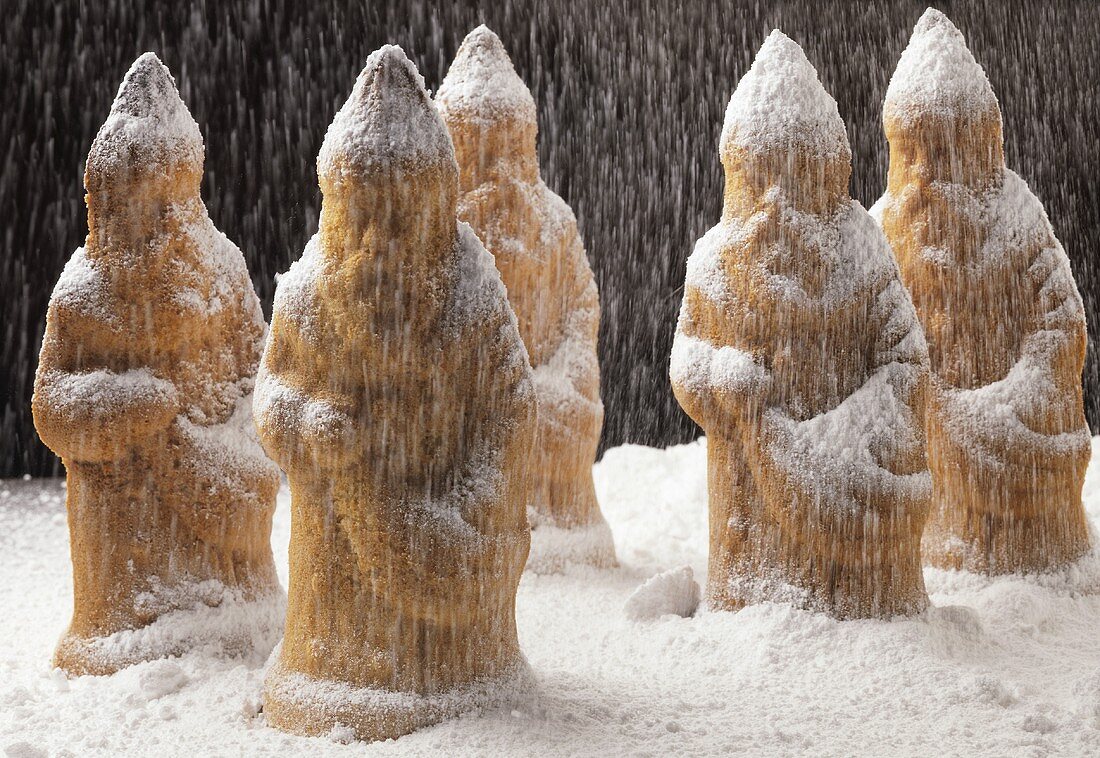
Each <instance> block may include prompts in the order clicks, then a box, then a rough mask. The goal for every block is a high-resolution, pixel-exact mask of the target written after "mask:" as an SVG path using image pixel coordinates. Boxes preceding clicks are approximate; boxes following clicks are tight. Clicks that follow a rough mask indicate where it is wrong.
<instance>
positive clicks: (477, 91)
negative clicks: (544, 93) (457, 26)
mask: <svg viewBox="0 0 1100 758" xmlns="http://www.w3.org/2000/svg"><path fill="white" fill-rule="evenodd" d="M436 102H437V104H438V106H439V108H440V110H441V111H442V112H444V113H447V112H451V113H457V114H461V115H462V116H463V117H465V118H475V119H479V120H482V121H493V120H496V119H503V118H512V119H517V120H523V121H529V122H534V121H535V118H536V111H535V100H534V98H532V97H531V92H530V90H528V89H527V85H525V84H524V83H523V80H522V79H520V78H519V75H518V74H516V69H515V67H514V66H513V65H512V59H511V58H509V57H508V52H507V51H506V50H505V49H504V45H503V44H502V43H501V41H500V38H499V37H497V35H496V34H494V33H493V32H492V31H491V30H490V29H489V27H487V26H485V25H484V24H482V25H481V26H479V27H478V28H476V29H474V30H473V31H472V32H470V33H469V34H467V35H466V39H464V40H463V41H462V45H461V46H460V47H459V48H458V53H457V54H456V55H455V59H454V62H453V63H451V67H450V69H449V70H448V71H447V76H446V78H444V80H443V84H442V85H441V86H440V88H439V92H438V93H436Z"/></svg>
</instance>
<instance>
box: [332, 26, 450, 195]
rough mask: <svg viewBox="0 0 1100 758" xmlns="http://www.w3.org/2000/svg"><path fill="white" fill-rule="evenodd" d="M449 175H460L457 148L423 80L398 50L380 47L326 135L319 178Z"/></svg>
mask: <svg viewBox="0 0 1100 758" xmlns="http://www.w3.org/2000/svg"><path fill="white" fill-rule="evenodd" d="M448 170H450V171H452V172H457V168H456V167H455V162H454V149H453V148H452V147H451V140H450V137H449V136H448V134H447V127H446V126H444V124H443V120H442V119H441V118H440V117H439V113H437V112H436V109H435V107H434V106H433V105H432V101H431V98H430V97H429V96H428V92H427V90H426V89H425V88H424V79H423V77H421V76H420V73H419V72H418V71H417V70H416V67H415V66H414V65H413V64H412V61H410V60H409V59H408V58H407V57H406V56H405V52H404V51H403V50H402V49H401V48H400V47H398V46H397V45H385V46H383V47H381V48H379V49H378V50H376V51H374V52H373V53H371V55H370V57H369V58H367V65H366V66H364V68H363V71H362V72H361V73H360V74H359V78H358V79H356V81H355V87H354V88H353V89H352V91H351V95H350V96H349V97H348V99H347V101H346V102H345V103H344V105H343V107H342V108H340V111H339V112H338V113H337V114H336V118H334V119H333V121H332V124H331V125H330V126H329V128H328V132H327V133H326V134H325V141H324V143H323V144H322V145H321V152H320V153H319V155H318V156H317V174H318V176H319V177H320V178H321V180H322V182H333V183H337V182H340V181H344V180H348V179H350V178H351V177H354V178H356V179H360V180H361V179H365V178H367V177H370V176H372V175H375V174H379V173H382V174H385V175H386V176H387V177H388V175H389V174H390V173H392V172H394V171H402V172H405V173H417V174H418V173H421V172H425V171H443V172H447V171H448ZM380 181H386V180H385V179H380Z"/></svg>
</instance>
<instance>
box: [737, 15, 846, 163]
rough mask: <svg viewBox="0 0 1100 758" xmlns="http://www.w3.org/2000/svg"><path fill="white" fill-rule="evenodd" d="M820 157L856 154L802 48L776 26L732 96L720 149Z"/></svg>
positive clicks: (840, 120) (841, 121) (842, 123)
mask: <svg viewBox="0 0 1100 758" xmlns="http://www.w3.org/2000/svg"><path fill="white" fill-rule="evenodd" d="M796 145H797V146H798V148H799V149H800V150H804V151H808V152H809V153H810V154H812V155H816V156H820V157H836V156H840V155H846V154H850V153H851V149H850V148H849V146H848V133H847V131H846V130H845V128H844V121H843V120H842V119H841V118H840V113H839V112H838V111H837V107H836V100H834V99H833V98H832V97H831V96H830V95H829V93H828V92H826V91H825V88H824V87H822V86H821V82H820V81H819V80H818V78H817V70H816V69H815V68H814V67H813V64H811V63H810V61H809V60H807V58H806V54H805V53H803V52H802V48H801V47H799V46H798V45H797V44H796V43H795V42H793V41H792V40H791V39H790V38H789V37H788V36H787V35H785V34H783V32H781V31H779V30H778V29H776V30H775V31H773V32H772V33H771V34H770V35H768V38H767V39H766V40H764V44H763V45H761V47H760V51H759V52H758V53H757V54H756V60H754V61H753V64H752V67H751V68H750V69H749V71H748V73H747V74H745V75H744V76H743V77H742V78H741V81H740V83H738V85H737V89H736V90H735V91H734V93H733V97H731V98H730V102H729V106H728V107H727V108H726V119H725V124H724V125H723V127H722V139H721V148H720V149H721V152H722V154H723V155H725V154H726V152H727V151H728V150H732V149H738V148H741V149H746V150H749V151H751V152H757V153H759V152H765V151H774V150H781V151H788V150H790V149H792V148H793V147H794V146H796Z"/></svg>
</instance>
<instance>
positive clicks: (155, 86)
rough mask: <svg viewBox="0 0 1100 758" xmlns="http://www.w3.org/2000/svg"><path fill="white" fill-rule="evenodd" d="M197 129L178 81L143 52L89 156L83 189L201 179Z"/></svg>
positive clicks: (119, 90) (202, 149) (123, 83)
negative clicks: (177, 85)
mask: <svg viewBox="0 0 1100 758" xmlns="http://www.w3.org/2000/svg"><path fill="white" fill-rule="evenodd" d="M203 154H204V148H203V141H202V135H201V134H200V133H199V126H198V124H196V123H195V119H193V118H192V117H191V113H190V112H189V111H188V110H187V106H185V105H184V104H183V101H182V100H181V99H180V95H179V91H178V90H177V89H176V80H175V79H173V78H172V74H171V73H170V72H169V71H168V68H167V67H166V66H165V65H164V64H163V63H161V62H160V59H159V58H157V56H156V55H155V54H154V53H144V54H142V55H141V56H140V57H139V58H138V59H137V60H136V61H134V63H133V65H132V66H130V70H129V71H127V72H126V76H125V78H124V79H123V80H122V84H121V85H120V86H119V88H118V94H117V95H116V96H115V101H114V103H113V104H112V105H111V112H110V115H108V117H107V120H106V121H105V122H104V124H103V126H101V127H100V129H99V132H98V133H97V134H96V137H95V140H94V141H93V142H92V148H91V150H90V151H89V153H88V165H87V171H86V174H85V185H86V187H87V189H88V191H89V192H90V193H95V192H96V191H97V190H99V189H101V188H105V185H110V184H111V183H113V182H121V183H131V182H136V181H139V180H142V179H156V178H158V177H160V178H162V179H167V178H169V177H170V178H171V180H172V181H173V182H178V181H180V179H181V177H185V178H186V180H187V181H186V183H187V185H188V186H187V189H191V187H190V184H191V183H193V184H194V190H195V192H198V180H199V179H200V178H201V176H202V162H203Z"/></svg>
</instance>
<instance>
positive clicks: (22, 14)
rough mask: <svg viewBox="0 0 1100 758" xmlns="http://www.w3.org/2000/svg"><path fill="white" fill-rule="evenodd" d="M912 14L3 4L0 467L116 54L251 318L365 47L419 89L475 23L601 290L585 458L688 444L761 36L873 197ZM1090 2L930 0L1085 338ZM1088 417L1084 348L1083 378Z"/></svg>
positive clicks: (36, 465)
mask: <svg viewBox="0 0 1100 758" xmlns="http://www.w3.org/2000/svg"><path fill="white" fill-rule="evenodd" d="M924 5H925V3H924V2H923V0H869V1H868V2H843V3H840V2H836V3H830V2H815V1H814V0H777V1H775V2H734V1H733V0H727V1H726V2H706V1H704V0H697V1H695V2H691V1H688V0H684V1H682V2H675V1H674V0H646V1H644V2H643V1H642V0H638V1H637V2H633V1H631V0H591V1H589V2H566V1H565V0H494V1H492V2H485V3H480V4H479V3H475V2H455V3H451V4H446V3H433V2H428V1H427V0H390V1H389V2H383V1H381V0H377V1H374V2H372V1H371V0H356V1H355V2H346V3H344V2H323V1H322V0H314V1H311V0H300V1H299V2H295V1H294V0H207V1H206V2H197V3H194V4H191V5H188V4H187V3H185V2H182V1H179V0H177V1H175V2H153V1H150V2H141V1H140V0H118V1H115V2H112V1H109V0H108V1H107V2H98V3H97V2H92V1H91V0H85V2H46V0H0V10H2V11H3V13H2V19H3V23H4V26H3V28H2V29H0V40H2V45H3V46H2V49H0V156H2V163H0V167H2V170H3V174H2V175H0V398H2V403H3V405H2V407H0V476H11V475H14V474H19V473H23V472H32V473H35V474H45V473H51V472H56V471H57V470H58V469H57V462H56V461H55V460H54V459H53V457H52V456H51V455H50V454H49V452H48V451H46V450H45V448H43V447H42V446H41V445H40V444H39V443H38V441H37V438H36V437H35V434H34V429H33V426H32V424H31V418H30V410H29V400H30V393H31V385H32V380H33V375H34V368H35V364H36V361H37V355H38V348H39V341H40V340H41V335H42V330H43V319H44V313H45V306H46V301H47V298H48V297H49V293H50V290H51V288H52V286H53V283H54V282H55V280H56V279H57V276H58V274H59V273H60V271H61V268H62V266H63V265H64V263H65V261H66V260H67V259H68V257H69V255H70V254H71V253H72V251H73V249H74V248H76V247H77V246H78V245H80V244H82V241H83V238H84V235H85V234H86V231H87V230H86V225H85V217H84V205H83V189H82V172H83V160H84V158H85V155H86V154H87V151H88V147H89V145H90V143H91V140H92V138H93V136H94V135H95V132H96V130H97V129H98V128H99V125H100V124H101V123H102V122H103V120H104V119H105V118H106V115H107V111H108V109H109V108H110V104H111V101H112V99H113V97H114V93H115V91H116V89H117V87H118V84H119V82H120V81H121V78H122V75H123V74H124V73H125V71H126V69H127V68H128V67H129V64H130V63H131V62H132V61H133V59H134V58H135V57H137V55H138V54H140V53H141V52H143V51H145V50H153V51H155V52H157V54H158V55H160V57H161V59H162V60H163V61H164V62H165V63H166V64H167V65H168V66H169V68H171V69H172V71H173V73H174V74H175V76H176V80H177V82H178V83H179V85H180V90H181V94H182V96H183V99H184V101H185V102H186V103H187V105H188V107H189V108H190V109H191V112H192V113H193V114H194V116H195V119H196V121H197V122H198V123H199V127H200V128H201V130H202V132H203V134H204V136H205V139H206V155H207V159H206V176H205V180H204V183H203V194H204V197H205V200H206V203H207V205H208V207H209V209H210V214H211V216H212V217H213V219H214V221H215V223H216V224H217V225H218V226H219V227H220V228H221V229H222V230H223V231H225V232H226V233H227V234H228V235H229V236H230V238H232V239H233V240H234V241H235V242H237V244H238V245H239V246H240V247H241V248H242V249H243V250H244V253H245V256H246V258H247V259H248V263H249V267H250V270H251V272H252V276H253V280H254V282H255V285H256V289H257V291H258V292H259V293H260V296H261V298H262V299H263V300H264V304H265V308H270V300H271V295H272V292H273V289H274V285H273V281H272V277H273V275H274V274H275V273H277V272H280V271H284V270H286V268H287V266H288V265H289V263H290V262H291V261H292V260H294V259H295V258H297V257H298V255H299V254H300V252H301V250H302V247H303V246H304V244H305V242H306V240H307V239H308V238H309V236H310V235H311V234H312V233H313V231H314V230H315V228H316V225H317V213H318V208H319V199H320V198H319V192H318V190H317V183H316V176H315V171H314V159H315V156H316V154H317V150H318V149H319V147H320V144H321V140H322V139H323V137H324V134H325V129H326V128H327V126H328V124H329V121H330V120H331V119H332V116H333V115H334V114H335V112H336V109H337V108H338V107H339V105H340V104H341V103H342V102H343V100H344V98H345V97H346V96H347V94H348V92H350V89H351V86H352V83H353V82H354V79H355V76H356V74H357V73H358V71H359V69H360V68H361V67H362V65H363V63H364V61H365V59H366V57H367V55H368V54H369V53H370V52H371V51H372V50H374V49H375V48H377V47H378V46H379V45H381V44H383V43H385V42H393V43H397V44H400V45H401V46H402V47H403V48H404V49H405V50H406V52H407V53H408V54H409V56H410V58H411V59H412V60H413V61H414V62H415V63H416V64H417V66H418V67H419V68H420V71H421V73H422V74H423V75H424V77H425V79H426V80H427V84H428V86H429V87H430V88H432V89H435V88H436V87H438V85H439V82H440V81H441V80H442V77H443V75H444V74H445V73H446V69H447V65H448V63H449V61H450V59H451V57H452V56H453V55H454V52H455V50H456V49H457V47H458V43H459V42H460V41H461V39H462V37H463V36H464V35H465V34H466V32H467V31H469V30H470V29H471V28H473V27H474V26H475V25H476V24H478V23H480V22H485V23H487V24H488V25H489V26H490V27H492V28H493V29H494V30H495V31H496V32H497V33H498V34H499V35H500V36H501V38H502V39H503V41H504V44H505V45H506V47H507V48H508V49H509V51H510V52H511V55H512V59H513V60H514V61H515V64H516V68H517V70H518V71H519V74H520V76H522V77H523V79H524V80H525V81H526V82H527V83H528V84H529V85H530V87H531V89H532V91H533V93H534V95H535V99H536V101H537V102H538V105H539V126H540V143H539V154H540V159H541V162H542V167H543V175H544V177H545V178H546V181H547V182H548V183H549V184H550V186H551V187H553V188H554V189H556V190H557V191H558V192H559V193H560V194H561V195H562V196H563V197H564V198H565V199H566V200H567V201H568V202H569V203H570V204H571V205H572V207H573V209H574V210H575V211H576V214H577V217H578V219H579V221H580V224H581V228H582V232H583V234H584V236H585V239H586V242H587V248H588V254H589V257H590V259H591V261H592V265H593V268H594V269H595V271H596V276H597V279H598V282H599V285H600V292H601V301H602V308H603V325H602V329H601V334H600V357H601V364H602V372H603V392H604V402H605V404H606V408H607V422H606V427H605V430H604V440H603V443H604V447H606V446H608V445H614V444H619V443H622V442H626V441H632V442H641V443H646V444H651V445H665V444H669V443H673V442H680V441H685V440H688V439H691V438H692V437H694V436H695V435H696V434H697V430H696V429H695V427H694V426H693V424H692V423H691V422H690V421H689V420H688V419H687V418H686V417H685V416H684V415H683V414H682V413H681V412H680V410H679V408H678V406H677V405H676V402H675V400H674V399H673V397H672V395H671V392H670V390H669V386H668V379H667V368H668V366H667V364H668V354H669V350H670V347H671V341H672V332H673V328H674V325H675V318H676V313H677V310H678V308H679V303H680V296H681V285H682V282H683V274H684V261H685V259H686V257H687V255H688V253H689V252H690V251H691V248H692V245H693V243H694V241H695V239H696V238H697V237H699V236H700V235H701V234H702V233H703V232H704V231H705V230H706V229H707V228H708V227H709V226H711V225H712V224H713V223H714V222H715V221H716V220H717V218H718V214H719V208H720V203H721V191H722V174H721V170H720V165H719V163H718V156H717V140H718V134H719V132H720V130H721V126H722V115H723V113H724V111H725V106H726V102H727V101H728V99H729V96H730V93H731V92H732V91H733V88H734V86H735V85H736V83H737V81H738V79H739V78H740V76H741V75H742V74H743V73H744V72H745V71H746V70H747V68H748V66H749V64H750V63H751V61H752V58H753V55H754V53H755V52H756V49H757V48H758V47H759V45H760V43H761V42H762V41H763V39H764V37H765V36H766V34H767V33H768V31H769V30H770V29H772V28H773V27H780V28H782V29H783V30H784V31H785V32H786V33H787V34H788V35H790V36H791V37H792V38H793V39H794V40H795V41H797V42H799V43H800V44H801V45H802V46H803V47H804V49H805V50H806V53H807V55H808V56H809V58H810V60H811V61H813V63H814V64H815V65H816V66H817V68H818V71H819V73H820V75H821V79H822V81H823V82H824V84H825V86H826V88H827V89H828V90H829V91H830V92H831V93H832V94H833V95H834V96H835V97H836V99H837V101H838V103H839V105H840V112H841V115H842V116H843V117H844V118H845V121H846V122H847V124H848V130H849V134H850V137H851V141H852V147H853V152H854V156H855V157H854V163H855V165H854V173H853V178H852V193H853V195H854V196H855V197H856V198H858V199H859V200H861V201H862V202H863V203H864V204H865V205H869V204H870V203H871V202H873V201H874V200H875V199H876V198H877V196H878V194H879V193H880V192H881V191H882V189H883V187H884V185H885V176H886V145H885V140H884V138H883V136H882V130H881V127H880V123H879V118H880V106H881V101H882V97H883V94H884V92H885V89H886V85H887V83H888V81H889V78H890V74H891V72H892V71H893V68H894V65H895V64H896V62H897V59H898V56H899V55H900V53H901V51H902V49H903V48H904V47H905V43H906V40H907V38H908V36H909V33H910V30H911V29H912V26H913V24H914V23H915V22H916V20H917V18H918V17H919V16H920V14H921V12H922V11H923V9H924ZM1098 6H1100V4H1097V3H1094V2H1091V0H1081V1H1080V2H1073V1H1072V0H1061V1H1051V2H1045V3H1033V2H1019V3H1017V2H1011V1H1010V0H1002V1H1001V2H984V3H982V2H941V3H939V4H938V7H939V8H940V9H941V10H943V11H945V12H946V13H947V14H948V15H949V16H951V17H952V19H953V20H954V21H955V22H956V23H957V24H958V25H959V26H960V28H961V29H962V30H963V32H964V33H965V34H966V35H967V37H968V39H969V42H970V46H971V49H972V50H973V51H974V53H975V55H976V57H977V58H978V60H979V62H981V63H982V64H983V65H984V66H985V68H986V71H987V72H988V74H989V77H990V79H991V81H992V83H993V87H994V89H995V90H996V92H997V94H998V96H999V97H1000V100H1001V105H1002V108H1003V110H1004V117H1005V132H1006V139H1007V155H1008V160H1009V165H1010V166H1012V167H1013V168H1015V169H1016V170H1017V171H1018V172H1019V173H1020V174H1021V175H1022V176H1023V177H1024V178H1025V179H1027V180H1028V181H1029V182H1030V183H1031V185H1032V187H1033V189H1035V190H1036V192H1037V193H1038V195H1039V196H1040V198H1041V199H1042V200H1043V201H1044V202H1045V203H1046V207H1047V210H1048V213H1049V214H1050V217H1051V219H1052V221H1053V223H1054V227H1055V229H1056V231H1057V232H1058V235H1059V237H1060V238H1061V240H1062V242H1063V243H1064V244H1065V247H1066V249H1067V251H1068V253H1069V255H1070V258H1071V259H1072V261H1073V264H1074V273H1075V275H1076V277H1077V281H1078V284H1079V286H1080V288H1081V290H1082V293H1083V294H1084V297H1085V303H1086V308H1087V311H1088V315H1089V319H1090V337H1091V339H1092V340H1093V342H1095V341H1096V339H1097V337H1098V336H1100V334H1098V329H1097V325H1098V324H1100V310H1098V300H1100V282H1098V274H1097V246H1098V242H1100V240H1098V237H1100V226H1098V222H1100V204H1098V197H1097V196H1098V190H1097V186H1096V184H1095V177H1096V176H1097V174H1098V172H1100V158H1098V157H1097V146H1098V145H1100V141H1098V138H1100V123H1098V121H1097V103H1098V97H1100V49H1098V48H1100V7H1098ZM1085 387H1086V405H1087V411H1088V416H1089V420H1090V423H1091V424H1092V427H1093V429H1097V428H1098V422H1100V391H1098V365H1097V358H1096V354H1095V352H1093V351H1090V356H1089V362H1088V365H1087V367H1086V371H1085Z"/></svg>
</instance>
